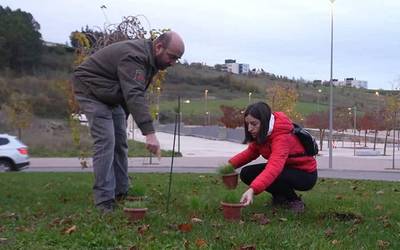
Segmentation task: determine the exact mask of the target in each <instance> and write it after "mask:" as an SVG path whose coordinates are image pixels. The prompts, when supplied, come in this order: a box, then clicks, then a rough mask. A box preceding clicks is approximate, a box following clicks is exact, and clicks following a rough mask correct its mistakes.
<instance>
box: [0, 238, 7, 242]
mask: <svg viewBox="0 0 400 250" xmlns="http://www.w3.org/2000/svg"><path fill="white" fill-rule="evenodd" d="M7 240H8V238H0V242H6V241H7Z"/></svg>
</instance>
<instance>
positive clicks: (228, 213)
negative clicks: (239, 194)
mask: <svg viewBox="0 0 400 250" xmlns="http://www.w3.org/2000/svg"><path fill="white" fill-rule="evenodd" d="M221 206H222V212H223V214H224V218H225V220H234V221H236V220H240V216H241V209H242V207H243V204H242V203H226V202H223V201H221Z"/></svg>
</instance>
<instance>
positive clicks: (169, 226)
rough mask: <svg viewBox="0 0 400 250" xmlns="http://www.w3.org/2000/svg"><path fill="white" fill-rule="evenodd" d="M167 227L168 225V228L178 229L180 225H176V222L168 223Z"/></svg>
mask: <svg viewBox="0 0 400 250" xmlns="http://www.w3.org/2000/svg"><path fill="white" fill-rule="evenodd" d="M167 227H168V229H171V230H178V225H176V224H168V225H167Z"/></svg>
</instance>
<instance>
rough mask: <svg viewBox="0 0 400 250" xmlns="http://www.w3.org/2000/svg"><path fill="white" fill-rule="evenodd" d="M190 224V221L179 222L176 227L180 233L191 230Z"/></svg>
mask: <svg viewBox="0 0 400 250" xmlns="http://www.w3.org/2000/svg"><path fill="white" fill-rule="evenodd" d="M192 228H193V226H192V224H190V223H185V224H180V225H178V229H179V231H181V232H182V233H188V232H191V231H192Z"/></svg>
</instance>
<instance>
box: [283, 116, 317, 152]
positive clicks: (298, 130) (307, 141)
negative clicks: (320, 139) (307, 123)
mask: <svg viewBox="0 0 400 250" xmlns="http://www.w3.org/2000/svg"><path fill="white" fill-rule="evenodd" d="M293 126H294V129H293V134H295V135H296V136H297V138H299V140H300V142H301V144H302V145H303V147H304V149H305V152H304V153H303V154H296V155H290V156H289V157H300V156H305V155H307V156H315V155H317V154H318V144H317V142H316V141H315V138H314V137H313V136H312V135H311V134H310V133H309V132H308V131H307V130H305V129H304V128H303V127H301V126H300V125H299V124H296V123H293Z"/></svg>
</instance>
